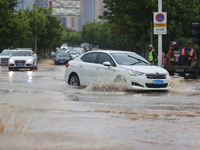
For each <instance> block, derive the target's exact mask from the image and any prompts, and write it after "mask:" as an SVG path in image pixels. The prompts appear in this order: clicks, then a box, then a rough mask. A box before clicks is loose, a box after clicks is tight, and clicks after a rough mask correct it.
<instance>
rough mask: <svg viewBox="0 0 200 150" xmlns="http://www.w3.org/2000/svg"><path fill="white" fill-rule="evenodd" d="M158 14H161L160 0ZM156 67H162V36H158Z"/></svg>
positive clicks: (159, 0)
mask: <svg viewBox="0 0 200 150" xmlns="http://www.w3.org/2000/svg"><path fill="white" fill-rule="evenodd" d="M158 12H160V13H161V12H162V0H158ZM158 66H159V67H162V34H158Z"/></svg>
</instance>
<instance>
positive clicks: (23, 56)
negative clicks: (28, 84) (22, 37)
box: [8, 49, 37, 70]
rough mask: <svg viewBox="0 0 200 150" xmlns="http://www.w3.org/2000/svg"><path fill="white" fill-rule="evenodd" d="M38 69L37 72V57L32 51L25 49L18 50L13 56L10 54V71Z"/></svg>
mask: <svg viewBox="0 0 200 150" xmlns="http://www.w3.org/2000/svg"><path fill="white" fill-rule="evenodd" d="M26 68H27V69H30V70H33V69H36V70H37V55H36V54H34V53H33V51H32V50H29V49H23V50H20V49H18V50H16V51H15V52H14V53H13V54H10V59H9V61H8V69H9V70H13V69H17V70H18V69H26Z"/></svg>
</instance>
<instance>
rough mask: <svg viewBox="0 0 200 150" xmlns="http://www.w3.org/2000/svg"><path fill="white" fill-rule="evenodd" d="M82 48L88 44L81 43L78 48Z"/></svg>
mask: <svg viewBox="0 0 200 150" xmlns="http://www.w3.org/2000/svg"><path fill="white" fill-rule="evenodd" d="M84 46H90V44H89V43H81V45H80V47H82V48H83V47H84Z"/></svg>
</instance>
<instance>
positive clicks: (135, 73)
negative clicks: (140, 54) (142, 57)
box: [127, 70, 144, 76]
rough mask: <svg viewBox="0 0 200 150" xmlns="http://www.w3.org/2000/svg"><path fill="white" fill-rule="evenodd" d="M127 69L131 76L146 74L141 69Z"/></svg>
mask: <svg viewBox="0 0 200 150" xmlns="http://www.w3.org/2000/svg"><path fill="white" fill-rule="evenodd" d="M127 71H128V73H129V74H130V75H131V76H143V75H144V73H142V72H139V71H134V70H127Z"/></svg>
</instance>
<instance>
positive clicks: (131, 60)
mask: <svg viewBox="0 0 200 150" xmlns="http://www.w3.org/2000/svg"><path fill="white" fill-rule="evenodd" d="M111 55H112V56H113V57H114V58H115V60H116V62H117V63H118V64H119V65H128V66H131V65H148V66H149V65H151V64H150V63H149V62H148V61H147V60H146V59H144V58H143V57H141V56H140V55H138V54H135V53H111Z"/></svg>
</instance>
